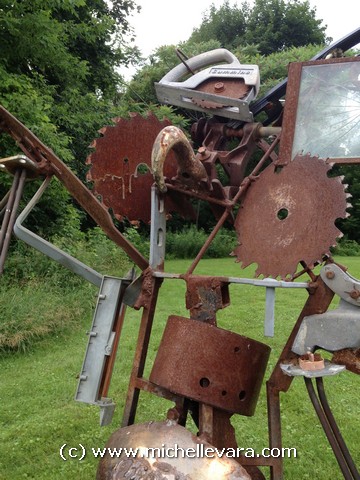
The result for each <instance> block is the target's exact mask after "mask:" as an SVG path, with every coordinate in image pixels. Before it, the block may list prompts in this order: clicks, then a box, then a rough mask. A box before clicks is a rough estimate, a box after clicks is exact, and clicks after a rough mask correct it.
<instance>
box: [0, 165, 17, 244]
mask: <svg viewBox="0 0 360 480" xmlns="http://www.w3.org/2000/svg"><path fill="white" fill-rule="evenodd" d="M19 178H20V172H19V171H16V172H15V175H14V179H13V183H12V185H11V188H10V191H9V192H8V194H9V195H8V200H7V204H6V208H5V213H4V218H3V221H2V225H1V230H0V252H1V250H2V248H3V243H4V238H5V235H6V231H7V227H8V224H9V219H10V215H11V212H12V209H13V207H14V201H15V195H16V190H17V187H18V183H19Z"/></svg>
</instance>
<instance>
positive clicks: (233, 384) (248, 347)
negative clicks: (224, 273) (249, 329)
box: [150, 316, 270, 416]
mask: <svg viewBox="0 0 360 480" xmlns="http://www.w3.org/2000/svg"><path fill="white" fill-rule="evenodd" d="M269 355H270V347H269V346H268V345H265V344H263V343H260V342H257V341H255V340H252V339H250V338H247V337H244V336H241V335H238V334H237V333H233V332H229V331H228V330H223V329H221V328H218V327H216V326H214V325H209V324H206V323H202V322H199V321H196V320H190V319H187V318H183V317H178V316H171V317H169V319H168V322H167V325H166V327H165V330H164V335H163V337H162V340H161V343H160V346H159V350H158V353H157V356H156V359H155V362H154V365H153V368H152V372H151V375H150V381H151V382H153V383H155V384H157V385H160V386H162V387H164V388H167V389H168V390H170V391H171V392H173V393H176V394H178V395H182V396H184V397H188V398H191V399H193V400H197V401H199V402H202V403H206V404H208V405H211V406H213V407H216V408H220V409H222V410H226V411H229V412H232V413H239V414H241V415H246V416H251V415H253V414H254V412H255V407H256V403H257V400H258V396H259V391H260V387H261V384H262V380H263V376H264V373H265V369H266V365H267V361H268V358H269Z"/></svg>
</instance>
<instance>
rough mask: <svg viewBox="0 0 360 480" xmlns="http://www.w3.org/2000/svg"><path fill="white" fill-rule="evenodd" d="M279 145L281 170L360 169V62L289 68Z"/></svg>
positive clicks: (339, 61) (357, 59) (323, 62)
mask: <svg viewBox="0 0 360 480" xmlns="http://www.w3.org/2000/svg"><path fill="white" fill-rule="evenodd" d="M281 143H282V144H283V145H281V147H280V158H279V163H280V164H281V163H287V162H288V161H289V160H293V159H294V157H295V156H296V155H297V154H299V153H303V154H304V155H305V154H308V153H309V154H310V155H312V156H319V157H321V158H324V159H330V160H331V161H333V162H334V163H354V162H355V163H360V57H346V58H336V59H329V60H320V61H314V62H304V63H293V64H290V67H289V79H288V86H287V92H286V99H285V111H284V119H283V132H282V138H281ZM289 157H290V158H289Z"/></svg>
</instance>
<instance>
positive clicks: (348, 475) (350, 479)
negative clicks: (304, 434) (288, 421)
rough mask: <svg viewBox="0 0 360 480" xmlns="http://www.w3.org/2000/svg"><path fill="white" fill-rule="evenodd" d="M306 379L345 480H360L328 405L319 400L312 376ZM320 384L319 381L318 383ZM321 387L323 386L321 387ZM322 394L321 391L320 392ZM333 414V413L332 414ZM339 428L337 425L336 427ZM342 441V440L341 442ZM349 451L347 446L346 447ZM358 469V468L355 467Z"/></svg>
mask: <svg viewBox="0 0 360 480" xmlns="http://www.w3.org/2000/svg"><path fill="white" fill-rule="evenodd" d="M304 380H305V385H306V388H307V391H308V393H309V397H310V400H311V402H312V404H313V406H314V409H315V411H316V414H317V416H318V418H319V420H320V423H321V425H322V427H323V430H324V432H325V435H326V437H327V439H328V441H329V443H330V446H331V448H332V450H333V452H334V455H335V458H336V460H337V462H338V464H339V467H340V470H341V472H342V474H343V477H344V479H345V480H359V478H360V477H359V474H358V473H357V472H356V471H355V472H354V473H355V475H354V473H353V472H352V471H351V468H350V466H349V464H348V461H347V458H345V456H344V452H343V451H342V446H341V445H339V442H338V436H337V434H335V433H334V431H333V426H334V419H333V417H332V419H330V420H329V418H328V416H327V414H328V405H327V406H326V409H325V410H324V409H323V406H322V403H321V401H319V399H318V397H317V395H316V392H315V389H314V385H313V383H312V380H311V378H306V377H304ZM320 383H321V382H320ZM318 385H319V383H318ZM320 388H321V387H320ZM319 395H320V393H319ZM322 397H323V398H322V400H323V401H324V396H323V393H322ZM325 404H327V402H326V399H325ZM331 416H332V415H331ZM335 429H337V426H336V428H335ZM340 443H341V442H340ZM346 451H347V448H346ZM355 470H356V469H355Z"/></svg>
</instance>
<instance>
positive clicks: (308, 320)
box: [292, 299, 360, 355]
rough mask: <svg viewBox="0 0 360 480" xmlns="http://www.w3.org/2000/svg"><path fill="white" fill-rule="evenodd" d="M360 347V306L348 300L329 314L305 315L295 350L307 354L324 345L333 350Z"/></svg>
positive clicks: (295, 343) (341, 302) (293, 347)
mask: <svg viewBox="0 0 360 480" xmlns="http://www.w3.org/2000/svg"><path fill="white" fill-rule="evenodd" d="M359 347H360V309H359V307H356V306H354V305H351V304H350V303H348V302H345V301H344V300H342V299H341V300H340V303H339V307H338V308H336V309H335V310H328V311H327V312H325V313H319V314H315V315H309V316H308V317H304V319H303V321H302V324H301V327H300V329H299V331H298V333H297V335H296V338H295V340H294V343H293V346H292V351H293V352H294V353H296V354H297V355H304V354H305V353H307V352H308V351H309V350H310V351H311V352H313V351H314V350H315V349H316V348H323V349H324V350H327V351H329V352H335V351H336V350H342V349H344V348H359Z"/></svg>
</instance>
